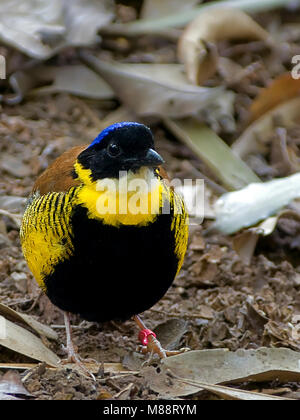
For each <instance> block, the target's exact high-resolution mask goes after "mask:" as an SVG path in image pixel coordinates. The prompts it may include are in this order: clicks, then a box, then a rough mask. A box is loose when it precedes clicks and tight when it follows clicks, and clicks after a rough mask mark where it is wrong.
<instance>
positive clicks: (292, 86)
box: [249, 73, 300, 123]
mask: <svg viewBox="0 0 300 420" xmlns="http://www.w3.org/2000/svg"><path fill="white" fill-rule="evenodd" d="M299 94H300V79H294V78H293V77H292V75H291V73H285V74H282V75H280V76H278V77H277V78H276V79H275V80H273V82H272V83H271V84H270V86H268V87H267V88H265V89H261V91H260V93H259V95H258V96H257V97H256V98H255V100H254V101H253V102H252V104H251V107H250V117H249V123H252V122H253V121H255V120H257V119H258V118H260V117H261V116H262V115H263V114H265V113H266V112H268V111H270V110H271V109H273V108H275V107H276V106H278V105H279V104H281V103H282V102H285V101H288V100H290V99H292V98H295V97H296V96H299Z"/></svg>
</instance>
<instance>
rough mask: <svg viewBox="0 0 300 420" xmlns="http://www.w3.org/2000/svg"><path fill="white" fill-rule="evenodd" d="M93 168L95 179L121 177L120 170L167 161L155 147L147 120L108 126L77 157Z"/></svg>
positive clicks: (150, 165)
mask: <svg viewBox="0 0 300 420" xmlns="http://www.w3.org/2000/svg"><path fill="white" fill-rule="evenodd" d="M77 160H78V162H79V163H80V164H81V165H82V166H83V167H84V168H86V169H91V171H92V179H93V180H94V181H96V180H98V179H102V178H118V177H119V172H120V171H129V170H131V171H133V172H135V171H137V170H138V169H140V168H141V167H143V166H149V167H153V168H156V167H157V166H159V165H161V164H162V163H163V159H162V158H161V156H160V155H159V154H158V153H157V152H155V150H154V141H153V135H152V132H151V131H150V129H149V128H148V127H146V126H145V125H143V124H130V123H128V124H126V123H123V125H122V124H116V125H115V126H112V127H109V128H108V129H106V130H104V131H103V132H102V133H100V135H99V136H98V137H97V138H96V139H95V140H94V142H93V143H92V144H91V145H90V146H89V147H88V148H87V149H85V150H84V151H83V152H81V153H80V155H79V156H78V158H77Z"/></svg>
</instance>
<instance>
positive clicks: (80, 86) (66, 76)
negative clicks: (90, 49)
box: [3, 64, 114, 104]
mask: <svg viewBox="0 0 300 420" xmlns="http://www.w3.org/2000/svg"><path fill="white" fill-rule="evenodd" d="M50 82H52V84H50ZM9 83H10V85H11V86H12V88H13V90H14V91H15V94H14V95H11V94H10V95H9V96H4V98H3V100H4V102H6V103H8V104H16V103H19V102H20V101H21V100H22V99H23V98H24V97H25V96H27V95H31V96H37V95H44V94H53V93H58V92H68V93H71V94H73V95H77V96H80V97H85V98H91V99H99V100H104V99H105V100H108V99H112V98H113V97H114V93H113V91H112V89H111V88H110V87H109V86H108V84H107V83H106V82H105V81H104V80H103V79H101V77H100V76H99V75H98V74H97V73H95V72H93V71H92V70H90V69H89V68H88V67H86V66H84V65H82V64H78V65H69V66H60V67H56V66H43V65H39V66H36V67H32V68H30V69H29V70H24V71H17V72H16V73H14V74H12V75H11V76H10V78H9ZM36 86H39V87H38V88H37V87H36Z"/></svg>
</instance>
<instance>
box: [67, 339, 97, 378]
mask: <svg viewBox="0 0 300 420" xmlns="http://www.w3.org/2000/svg"><path fill="white" fill-rule="evenodd" d="M66 351H67V353H68V356H67V358H66V359H63V360H61V362H60V363H61V364H62V365H67V364H74V365H75V366H77V367H78V368H79V370H80V371H81V372H82V373H83V374H84V376H88V377H90V378H92V379H93V380H94V381H96V378H95V376H94V375H93V374H92V372H91V371H90V370H89V369H88V368H87V367H86V366H85V363H98V362H96V360H94V359H90V358H88V359H83V358H82V357H80V356H79V354H78V353H77V349H75V347H74V346H71V347H67V348H66Z"/></svg>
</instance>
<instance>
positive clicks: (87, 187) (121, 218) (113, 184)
mask: <svg viewBox="0 0 300 420" xmlns="http://www.w3.org/2000/svg"><path fill="white" fill-rule="evenodd" d="M75 169H76V172H77V174H78V176H79V179H81V180H82V181H83V183H84V184H83V186H82V187H81V189H80V191H79V193H78V204H81V205H82V206H84V207H86V208H87V209H88V217H90V218H93V219H100V220H102V222H103V223H105V224H109V225H112V226H120V225H140V226H145V225H147V224H149V223H151V222H153V221H154V220H155V218H156V217H157V215H158V214H159V213H160V211H161V208H162V206H163V203H164V202H165V201H168V199H169V197H167V190H166V189H165V188H164V187H163V184H162V182H161V181H160V180H159V179H158V178H157V177H156V176H155V175H154V174H153V172H152V171H151V170H149V168H142V169H141V170H139V171H138V172H136V173H132V172H129V173H128V174H125V173H124V176H122V177H120V179H109V178H104V179H101V180H99V181H92V179H91V171H90V170H89V169H84V168H82V166H81V165H80V164H79V163H76V164H75Z"/></svg>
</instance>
